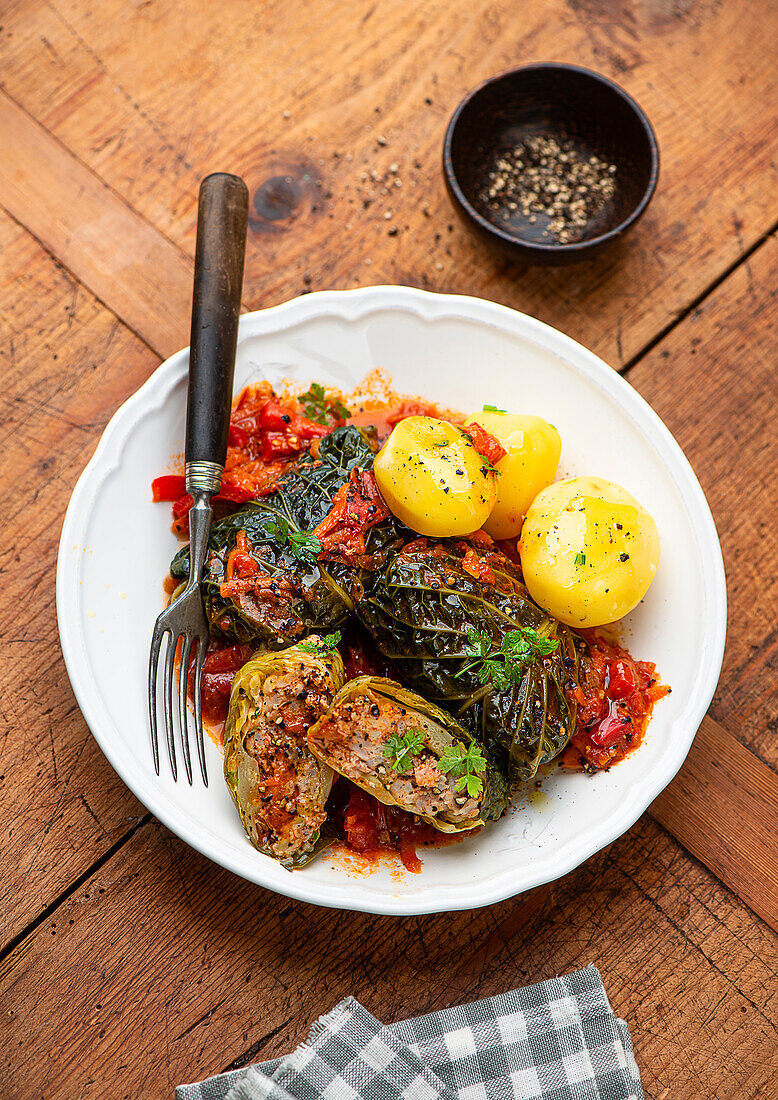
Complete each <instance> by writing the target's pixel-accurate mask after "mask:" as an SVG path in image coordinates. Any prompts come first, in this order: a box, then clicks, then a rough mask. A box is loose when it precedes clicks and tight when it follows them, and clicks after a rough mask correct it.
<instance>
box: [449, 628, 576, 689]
mask: <svg viewBox="0 0 778 1100" xmlns="http://www.w3.org/2000/svg"><path fill="white" fill-rule="evenodd" d="M467 640H468V644H469V648H468V649H467V650H466V653H467V656H468V657H472V658H474V659H473V660H472V661H471V662H470V663H469V664H467V665H465V667H464V668H462V669H460V670H459V672H457V673H456V675H455V678H456V677H458V676H464V675H465V673H466V672H470V671H471V670H473V671H474V675H475V677H476V679H477V680H478V682H479V684H492V685H493V687H495V688H496V689H497V691H507V689H508V688H509V687H510V685H511V684H518V683H520V681H521V677H522V674H523V672H524V669H525V667H526V666H527V665H528V664H530V662H531V661H534V660H536V659H537V658H538V657H547V656H548V655H549V653H553V652H554V651H555V650H556V649H558V648H559V641H558V640H557V639H556V638H547V637H546V636H545V635H544V634H539V633H538V631H537V630H534V629H533V628H532V627H529V626H524V627H520V628H519V629H518V630H509V631H508V633H507V634H506V635H505V637H504V638H503V640H502V644H501V645H500V647H499V648H497V647H496V646H495V643H494V642H493V641H492V639H491V638H490V637H489V635H488V634H482V633H481V632H480V631H478V630H468V632H467Z"/></svg>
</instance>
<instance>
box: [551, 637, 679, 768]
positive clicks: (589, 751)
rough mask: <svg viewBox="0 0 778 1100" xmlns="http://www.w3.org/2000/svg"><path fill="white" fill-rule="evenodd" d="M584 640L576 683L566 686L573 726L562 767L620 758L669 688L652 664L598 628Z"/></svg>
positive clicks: (604, 763)
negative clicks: (574, 706)
mask: <svg viewBox="0 0 778 1100" xmlns="http://www.w3.org/2000/svg"><path fill="white" fill-rule="evenodd" d="M583 633H584V635H585V637H586V640H587V642H588V645H589V653H588V656H587V657H586V658H585V662H584V666H583V667H584V675H583V676H582V677H581V679H580V685H576V687H575V688H574V689H569V694H570V696H571V697H572V698H573V699H574V700H575V702H576V704H577V708H578V709H577V729H576V732H575V733H574V735H573V737H572V739H571V741H570V745H569V746H568V748H567V749H566V750H565V754H564V757H563V759H562V763H563V764H564V765H565V767H572V768H579V767H582V766H583V767H584V768H585V769H586V770H588V771H596V770H597V769H599V768H607V767H610V766H611V765H612V764H615V763H617V762H618V761H619V760H623V759H624V757H625V756H626V755H627V754H628V753H630V752H632V750H633V749H635V748H636V747H637V746H638V745H639V744H640V742H641V740H642V738H643V735H644V733H645V731H646V726H647V725H648V719H649V717H650V715H651V710H652V708H653V706H654V704H655V703H657V702H658V701H659V700H660V699H662V698H664V696H665V695H667V694H668V692H669V691H670V688H668V687H666V686H665V685H664V684H661V683H660V682H659V680H658V679H657V677H656V667H655V666H654V665H653V664H651V663H650V662H648V661H636V660H634V658H632V657H631V656H630V655H629V653H627V651H626V650H625V649H622V647H621V646H619V645H616V644H615V643H614V642H610V641H608V640H607V639H606V638H604V637H602V635H601V634H599V633H598V632H597V631H584V632H583Z"/></svg>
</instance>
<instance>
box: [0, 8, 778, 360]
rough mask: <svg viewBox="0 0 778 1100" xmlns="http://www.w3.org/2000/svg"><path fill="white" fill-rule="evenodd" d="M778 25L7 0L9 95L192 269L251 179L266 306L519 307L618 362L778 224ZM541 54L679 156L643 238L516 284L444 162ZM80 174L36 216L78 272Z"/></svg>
mask: <svg viewBox="0 0 778 1100" xmlns="http://www.w3.org/2000/svg"><path fill="white" fill-rule="evenodd" d="M182 28H186V33H182ZM777 30H778V7H776V5H775V4H773V3H770V2H769V0H759V2H757V3H752V4H748V5H739V4H722V3H720V2H719V0H688V2H685V3H683V4H681V5H672V4H669V3H666V2H665V0H647V2H645V3H641V4H638V5H635V4H631V3H628V2H627V0H614V2H612V3H609V4H602V3H599V2H595V0H569V2H568V3H564V2H562V0H534V2H533V3H532V4H520V5H517V4H512V3H509V2H508V0H503V2H495V0H425V3H424V4H421V5H416V6H415V7H412V8H409V5H408V4H407V3H406V2H405V0H384V2H382V3H381V4H380V5H376V4H374V3H373V0H354V2H353V3H350V4H347V5H342V4H336V3H334V0H326V2H322V3H319V4H317V5H316V6H315V8H312V7H311V5H310V4H307V3H305V2H304V0H284V2H283V3H281V0H275V2H273V3H267V4H262V5H256V4H251V5H247V4H244V3H242V2H241V0H225V2H223V3H221V4H219V5H210V6H209V5H204V4H203V3H202V2H201V0H181V2H179V3H177V4H175V5H170V4H166V3H164V2H161V0H151V2H149V3H144V4H139V5H130V6H128V5H126V4H123V3H121V0H104V2H103V3H101V4H100V5H97V6H95V5H94V4H91V3H90V2H89V0H72V2H71V3H68V4H67V5H65V4H63V3H61V2H60V0H15V2H14V0H10V2H9V3H7V4H6V11H5V12H4V19H3V32H2V49H3V82H4V87H5V89H6V91H7V93H8V94H9V95H10V96H12V97H13V98H14V100H16V101H17V102H18V103H19V104H20V105H21V106H22V107H23V108H24V109H25V110H26V111H28V112H29V113H30V114H31V115H32V116H33V117H34V118H36V119H37V120H38V121H39V122H40V123H41V124H42V125H43V126H45V127H46V129H48V130H50V131H51V133H52V134H54V135H55V136H56V138H57V139H58V140H59V141H61V142H62V143H63V145H64V146H66V147H67V148H68V149H69V150H71V152H72V153H73V154H74V156H75V157H76V158H77V159H78V161H79V162H81V163H82V164H83V165H85V166H87V167H88V168H89V169H90V170H91V171H92V172H94V173H95V174H96V175H97V177H99V180H103V181H105V183H106V184H107V185H108V186H109V187H110V188H111V190H112V192H113V193H114V194H115V195H116V196H119V197H120V198H121V199H122V200H124V201H125V202H126V203H127V204H128V205H129V206H131V207H132V209H133V210H135V211H137V212H138V214H139V215H140V216H141V218H142V219H143V225H142V227H139V231H140V229H142V233H141V239H143V240H144V241H145V240H147V237H148V233H147V229H146V228H145V227H146V224H147V223H148V224H149V225H153V226H154V227H156V229H157V230H159V231H160V232H161V233H162V234H163V235H164V237H165V238H166V239H167V240H169V241H172V242H173V243H174V244H176V245H177V246H179V248H181V249H182V250H183V251H184V252H185V253H186V254H187V255H192V253H193V247H194V228H195V198H196V193H197V184H198V182H199V179H200V177H202V176H203V175H205V174H206V173H207V172H209V171H212V170H214V169H226V170H231V171H236V172H239V173H240V174H242V175H244V176H245V178H246V179H247V181H248V183H249V186H250V189H251V191H252V194H253V196H254V213H253V217H252V233H251V240H250V242H249V249H248V254H247V261H246V298H247V300H248V302H249V303H250V304H251V306H252V307H257V306H260V305H272V304H275V303H277V302H280V301H282V300H285V299H286V298H288V297H291V296H293V295H295V294H298V293H301V292H304V291H306V290H308V289H320V288H333V287H335V288H337V287H351V286H356V285H364V284H370V283H381V282H388V283H410V284H412V285H416V286H422V287H428V288H430V289H433V290H444V291H455V292H465V293H468V294H476V295H482V296H484V297H488V298H492V299H494V300H496V301H500V302H505V303H507V304H509V305H512V306H515V307H517V308H519V309H523V310H525V311H527V312H529V313H531V314H534V315H535V316H538V317H540V318H541V319H543V320H547V321H549V322H551V323H552V324H555V325H557V326H558V327H560V328H562V329H563V330H564V331H566V332H569V333H570V334H571V335H573V336H575V337H577V338H579V339H581V340H582V341H583V342H584V343H586V344H588V345H589V346H591V347H592V348H594V349H595V350H597V351H598V352H600V353H601V354H602V355H603V356H604V357H605V358H606V360H608V361H609V362H612V363H614V364H615V365H623V364H624V363H625V362H627V361H629V360H630V359H631V358H632V357H633V356H634V355H635V354H636V353H637V352H638V351H640V349H641V348H643V347H645V346H646V345H647V344H648V342H649V341H651V340H652V339H653V338H654V337H655V336H656V334H657V332H658V331H660V330H661V329H662V328H663V326H665V325H666V324H668V323H669V322H671V321H672V320H673V319H674V318H675V317H676V316H677V315H678V313H679V312H680V311H682V310H683V309H684V308H686V307H687V306H688V305H689V303H691V302H692V301H694V299H695V298H696V297H697V296H698V295H699V294H700V293H701V292H703V291H704V289H705V288H706V287H707V286H709V285H710V284H711V283H712V281H713V280H715V279H716V278H717V277H718V276H719V275H720V274H721V273H722V272H723V271H725V270H726V269H727V267H728V266H729V265H730V264H732V263H733V262H734V261H736V260H737V259H738V257H739V256H741V255H742V254H743V251H744V250H745V249H747V248H748V247H749V246H750V245H751V244H753V243H754V242H755V241H756V240H758V239H760V238H761V237H762V236H763V235H764V234H765V232H766V231H767V230H768V229H769V228H770V227H771V226H772V225H774V224H775V219H776V209H775V202H774V195H775V181H776V167H775V165H776V156H775V154H776V148H777V147H778V130H776V127H775V125H774V111H773V103H774V102H775V98H776V89H777V87H778V70H777V69H776V67H775V65H774V58H773V49H772V45H773V42H774V40H775V37H776V31H777ZM260 43H261V47H260V45H259V44H260ZM543 58H554V59H561V60H565V59H567V60H572V61H576V62H578V63H582V64H584V65H587V64H588V65H591V66H592V67H594V68H596V69H598V70H600V71H602V72H604V73H606V74H608V75H611V76H614V77H615V78H616V79H617V80H618V81H620V82H621V83H622V84H623V85H624V86H625V87H626V88H627V90H628V91H630V92H632V93H633V94H634V95H635V96H636V97H637V99H638V100H639V101H640V103H641V104H642V105H643V106H644V107H645V109H646V110H647V112H648V114H649V116H650V117H651V119H652V120H653V122H654V124H655V127H656V129H657V133H658V137H659V142H660V146H661V149H662V172H661V179H660V185H659V190H658V193H657V195H656V198H655V200H654V202H653V203H652V206H651V207H650V209H649V211H648V213H647V215H646V217H645V219H644V221H643V222H642V223H641V224H640V226H639V227H638V228H637V229H636V230H635V232H634V233H633V234H632V235H630V236H629V237H628V238H627V239H626V240H625V241H624V242H623V244H622V245H620V246H619V247H617V248H616V249H615V250H613V251H611V252H609V253H606V254H605V255H604V256H602V257H601V258H599V259H597V260H594V261H591V262H589V263H586V264H583V265H581V266H579V267H576V268H574V269H565V270H560V271H554V270H546V271H543V270H538V269H535V270H532V269H527V270H523V269H520V268H518V267H516V266H515V265H511V264H509V263H507V262H506V261H503V260H501V259H496V258H495V257H494V256H493V255H491V254H490V253H489V252H488V251H486V249H485V248H484V246H482V245H481V244H479V243H476V242H475V241H473V240H472V239H471V238H470V236H469V235H468V233H467V232H466V231H465V229H464V228H463V227H461V226H460V225H459V224H458V223H456V221H455V217H454V215H453V210H452V207H451V205H450V203H449V201H448V199H447V197H446V195H445V192H444V188H443V183H442V178H441V173H440V168H439V164H440V154H441V145H442V139H443V133H444V130H445V125H446V122H447V119H448V117H449V115H450V114H451V112H452V111H453V109H454V107H455V105H456V104H457V102H458V101H459V99H460V97H461V96H462V95H463V94H464V93H465V92H466V91H467V90H468V89H469V88H471V87H472V86H473V85H474V84H476V83H477V82H478V81H479V80H481V79H482V78H483V77H485V76H487V75H489V74H491V73H494V72H497V71H500V70H501V69H503V68H506V67H508V66H511V65H515V64H519V63H521V62H525V61H534V60H537V59H543ZM384 140H385V141H386V144H380V143H379V142H383V141H384ZM393 164H396V165H397V173H396V175H395V174H393V173H392V172H391V170H390V169H391V166H392V165H393ZM371 172H376V173H377V174H378V175H379V176H380V177H382V178H381V180H379V181H378V182H375V181H372V180H371V179H370V176H369V173H371ZM384 176H386V177H387V179H386V180H384V179H383V177H384ZM363 177H364V178H363ZM397 178H399V179H400V181H401V184H402V186H401V187H395V186H394V181H395V179H397ZM47 179H48V176H47ZM81 179H82V176H81V174H80V173H73V172H71V171H69V170H65V171H63V173H62V175H61V178H58V179H54V180H52V181H51V184H52V189H51V191H49V192H48V193H47V195H46V196H43V195H41V202H44V201H47V202H48V206H45V207H43V206H41V208H40V209H38V208H37V206H36V205H35V204H33V206H31V209H30V213H29V215H28V217H29V219H30V221H31V222H32V221H33V219H35V220H36V221H38V222H39V221H43V222H44V224H45V223H46V219H47V217H50V216H51V211H52V210H53V211H56V216H57V218H58V219H62V221H63V223H64V224H66V225H67V227H68V234H69V236H70V245H69V248H70V252H71V254H72V252H73V251H74V249H77V248H78V247H79V245H78V241H77V240H76V237H77V233H78V228H79V226H80V225H81V221H82V215H81V211H80V201H81V200H80V199H79V194H78V189H79V187H80V186H81ZM101 186H102V184H100V183H99V182H98V183H96V184H93V187H92V190H93V189H94V188H99V187H101ZM383 188H386V189H387V190H388V191H389V193H388V194H386V195H384V194H383V193H382V189H383ZM90 193H91V191H90V190H89V189H88V190H87V195H89V194H90ZM4 201H6V200H5V196H4V195H3V193H2V189H1V188H0V203H3V202H4ZM15 208H16V204H15ZM46 212H47V213H46ZM18 213H19V214H21V215H23V214H24V211H23V209H22V208H21V206H18ZM387 213H391V218H389V219H387V218H386V217H385V215H386V214H387ZM15 216H18V215H15ZM395 229H396V230H397V234H396V235H395V236H391V237H390V236H389V235H388V234H389V233H390V232H391V231H393V230H395ZM34 231H35V230H34ZM107 236H108V240H107V241H106V248H107V250H109V251H110V252H111V253H112V255H113V262H114V264H115V265H117V266H119V265H121V264H122V262H123V252H124V250H125V249H130V251H131V253H132V252H133V251H134V247H135V246H134V244H133V238H132V236H130V235H128V234H127V233H125V231H124V221H123V219H121V218H119V219H117V220H113V218H112V219H111V220H110V221H109V225H108V226H107ZM74 241H75V243H74ZM84 243H85V245H86V246H87V247H88V248H89V249H91V248H93V242H90V241H86V242H84ZM148 247H149V248H150V247H151V245H150V244H149V245H148ZM155 255H157V258H158V261H159V262H158V263H156V264H155V268H154V277H155V279H156V285H157V286H158V287H159V291H160V293H159V301H160V302H164V301H165V300H166V299H167V300H168V301H175V302H179V301H182V300H184V298H185V297H186V292H187V291H188V289H189V288H188V285H186V286H184V285H183V284H181V285H179V279H182V278H183V272H182V268H181V261H180V260H179V259H177V258H176V257H175V256H172V257H171V255H170V253H169V250H168V249H167V248H165V247H160V248H159V250H158V254H157V253H155ZM107 259H108V260H110V257H108V258H107ZM88 262H89V261H88V258H87V259H86V260H85V261H84V263H85V264H86V265H88ZM71 263H75V261H73V260H71ZM109 270H110V268H109ZM91 276H92V277H93V278H94V279H97V277H98V276H100V277H101V279H102V281H103V282H104V281H105V275H104V273H101V272H100V271H95V270H93V271H92V272H91ZM146 277H147V276H146V275H145V273H140V275H139V278H140V281H141V282H140V285H141V286H142V285H143V282H144V280H145V278H146ZM89 285H91V284H89ZM93 289H95V292H96V293H98V294H99V296H100V297H101V298H102V297H103V293H106V294H107V290H106V289H105V288H102V289H101V290H98V289H97V286H96V284H95V287H93ZM108 289H110V291H111V293H112V295H113V296H112V297H111V298H110V299H109V298H108V297H105V298H104V300H105V301H107V302H108V304H109V305H110V306H111V308H112V309H114V310H115V311H116V312H117V314H118V315H119V316H120V317H125V314H126V315H127V319H128V322H129V323H131V324H132V327H133V328H136V331H141V329H140V327H136V326H138V325H139V323H140V322H138V321H137V318H136V305H137V297H138V294H139V290H138V289H137V287H136V286H135V279H132V280H127V279H126V278H124V279H116V281H115V282H113V283H112V285H111V286H110V288H108ZM125 295H127V296H128V301H127V302H126V303H125V301H124V296H125ZM171 313H173V314H175V316H176V317H177V316H178V314H177V313H176V312H175V311H173V310H171ZM131 314H132V316H133V320H132V321H130V315H131ZM172 323H174V322H173V320H172V319H171V324H172ZM185 342H186V341H185V339H180V340H179V343H185ZM154 346H157V347H158V350H161V348H160V342H159V340H157V341H156V343H155V345H154Z"/></svg>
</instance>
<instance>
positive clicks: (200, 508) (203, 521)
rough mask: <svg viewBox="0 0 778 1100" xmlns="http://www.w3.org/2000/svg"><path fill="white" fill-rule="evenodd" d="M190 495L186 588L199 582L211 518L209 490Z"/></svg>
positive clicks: (206, 548)
mask: <svg viewBox="0 0 778 1100" xmlns="http://www.w3.org/2000/svg"><path fill="white" fill-rule="evenodd" d="M187 488H188V485H187ZM192 497H193V500H194V503H193V504H192V507H191V509H190V510H189V583H188V585H187V587H188V588H192V587H194V586H195V585H198V584H199V583H200V578H201V577H202V573H203V566H204V565H205V555H206V552H207V550H208V536H209V534H210V531H211V520H212V519H213V511H212V509H211V492H210V491H202V490H200V491H197V490H196V491H195V492H194V493H192Z"/></svg>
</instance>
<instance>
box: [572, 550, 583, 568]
mask: <svg viewBox="0 0 778 1100" xmlns="http://www.w3.org/2000/svg"><path fill="white" fill-rule="evenodd" d="M574 563H575V565H586V554H584V553H582V552H581V551H580V550H579V551H578V553H577V554H576V555H575V558H574Z"/></svg>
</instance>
